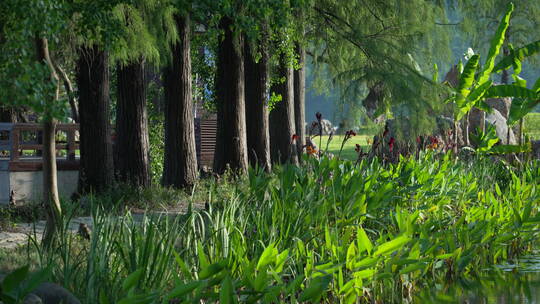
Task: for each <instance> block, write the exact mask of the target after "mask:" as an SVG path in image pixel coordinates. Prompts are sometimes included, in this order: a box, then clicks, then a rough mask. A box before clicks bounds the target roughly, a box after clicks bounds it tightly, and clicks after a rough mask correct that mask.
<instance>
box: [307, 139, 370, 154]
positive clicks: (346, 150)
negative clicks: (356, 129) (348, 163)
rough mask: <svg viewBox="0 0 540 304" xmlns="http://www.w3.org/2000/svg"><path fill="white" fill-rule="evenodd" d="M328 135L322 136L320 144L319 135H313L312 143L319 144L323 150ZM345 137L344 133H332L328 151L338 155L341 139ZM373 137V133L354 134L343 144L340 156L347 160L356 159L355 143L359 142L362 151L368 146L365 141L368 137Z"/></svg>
mask: <svg viewBox="0 0 540 304" xmlns="http://www.w3.org/2000/svg"><path fill="white" fill-rule="evenodd" d="M328 137H329V136H327V135H325V136H323V137H322V144H319V137H315V138H314V139H313V143H314V144H315V145H317V146H319V145H321V147H322V150H323V151H324V150H325V149H326V145H327V143H328ZM344 138H345V135H334V136H333V137H332V140H331V141H330V143H328V152H330V153H332V154H334V156H338V155H339V150H340V149H341V143H342V142H343V139H344ZM371 138H373V135H364V134H362V135H360V134H359V135H356V136H353V137H352V138H350V139H349V140H348V141H347V142H346V143H345V145H344V146H343V151H342V152H341V158H343V159H348V160H356V158H357V154H356V151H355V150H354V149H355V148H356V144H359V145H360V146H362V149H363V150H364V151H367V150H368V148H369V145H368V143H367V140H368V139H371Z"/></svg>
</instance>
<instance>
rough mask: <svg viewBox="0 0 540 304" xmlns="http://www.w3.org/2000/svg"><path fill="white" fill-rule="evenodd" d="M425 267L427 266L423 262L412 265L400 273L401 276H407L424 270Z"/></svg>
mask: <svg viewBox="0 0 540 304" xmlns="http://www.w3.org/2000/svg"><path fill="white" fill-rule="evenodd" d="M425 267H426V264H425V263H423V262H418V263H414V264H410V265H408V266H407V267H405V268H403V269H401V270H400V271H399V274H406V273H409V272H413V271H416V270H424V269H425Z"/></svg>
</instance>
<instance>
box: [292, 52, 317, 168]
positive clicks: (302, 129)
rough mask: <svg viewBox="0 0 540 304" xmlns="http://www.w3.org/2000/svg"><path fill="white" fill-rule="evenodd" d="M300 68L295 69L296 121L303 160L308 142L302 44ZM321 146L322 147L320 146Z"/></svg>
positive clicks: (297, 143) (299, 155) (304, 56)
mask: <svg viewBox="0 0 540 304" xmlns="http://www.w3.org/2000/svg"><path fill="white" fill-rule="evenodd" d="M296 53H297V54H298V64H299V65H300V68H299V69H298V70H295V71H294V121H295V127H296V135H298V140H297V141H296V145H297V150H298V160H299V161H301V160H302V150H303V147H304V145H305V144H306V68H305V64H306V50H305V49H304V47H302V46H301V45H299V44H298V45H297V46H296ZM319 148H321V147H319Z"/></svg>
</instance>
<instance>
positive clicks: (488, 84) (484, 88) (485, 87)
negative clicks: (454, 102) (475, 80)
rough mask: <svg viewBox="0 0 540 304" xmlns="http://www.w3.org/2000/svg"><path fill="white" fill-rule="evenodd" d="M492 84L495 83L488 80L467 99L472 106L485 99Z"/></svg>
mask: <svg viewBox="0 0 540 304" xmlns="http://www.w3.org/2000/svg"><path fill="white" fill-rule="evenodd" d="M492 84H493V82H492V81H491V80H488V81H486V82H485V83H483V84H482V85H480V86H477V87H475V88H474V89H473V90H472V91H471V93H470V94H469V96H468V97H467V99H468V101H469V102H470V103H472V104H475V103H477V102H478V101H479V100H481V99H482V97H484V95H485V94H486V92H487V91H488V89H489V88H490V87H491V85H492Z"/></svg>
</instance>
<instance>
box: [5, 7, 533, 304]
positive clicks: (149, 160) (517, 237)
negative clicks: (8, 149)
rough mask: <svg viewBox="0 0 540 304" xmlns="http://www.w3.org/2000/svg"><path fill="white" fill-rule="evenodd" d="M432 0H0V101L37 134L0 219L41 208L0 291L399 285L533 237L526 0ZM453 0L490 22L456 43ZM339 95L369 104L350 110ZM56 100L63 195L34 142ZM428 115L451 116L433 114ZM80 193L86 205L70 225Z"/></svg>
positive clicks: (93, 293) (458, 271) (439, 276)
mask: <svg viewBox="0 0 540 304" xmlns="http://www.w3.org/2000/svg"><path fill="white" fill-rule="evenodd" d="M450 2H451V1H420V0H414V1H406V2H403V1H398V0H395V1H385V2H384V3H382V2H381V1H375V0H373V1H371V0H370V1H336V0H323V1H311V0H296V1H282V0H249V1H240V0H219V1H215V0H213V1H210V0H209V1H206V0H204V1H189V0H182V1H172V0H135V1H124V0H115V1H109V0H103V1H102V0H96V1H90V2H86V1H57V0H54V1H52V0H39V1H36V4H35V5H34V3H32V4H30V2H28V1H24V0H7V1H2V2H0V51H1V52H0V74H1V75H4V76H5V77H1V78H0V99H1V100H2V105H1V107H0V114H1V116H2V117H4V116H9V119H8V121H10V122H16V121H21V120H22V121H25V120H26V118H27V117H28V116H29V113H30V114H32V115H34V116H37V120H35V121H36V122H39V123H41V124H43V138H42V142H43V147H44V148H43V150H44V151H43V157H42V159H43V178H44V191H43V192H44V193H43V200H42V202H39V203H38V205H36V206H44V208H33V207H32V206H30V207H28V206H27V207H26V208H27V209H23V210H22V213H20V214H17V213H13V212H12V210H13V209H6V210H7V211H4V209H3V208H2V209H0V215H2V220H0V225H2V226H4V227H6V226H7V227H8V228H9V226H10V225H11V224H12V223H11V222H10V221H5V220H4V219H6V218H7V217H11V218H15V219H17V218H20V219H30V220H35V219H38V218H42V217H43V215H44V216H45V217H46V219H47V228H46V230H45V236H44V237H43V239H41V236H40V235H39V234H37V233H34V236H33V237H32V238H31V239H30V242H29V244H28V245H27V246H25V247H24V248H17V249H15V250H4V249H0V258H1V260H0V269H1V270H5V271H6V272H7V271H9V274H8V275H7V276H6V277H5V278H3V280H2V282H1V283H0V301H2V302H3V303H19V302H21V301H22V300H23V299H24V297H25V296H27V295H28V293H29V292H31V291H32V289H34V288H35V287H36V286H38V285H39V284H40V283H41V282H43V281H52V282H56V283H59V284H61V285H62V286H64V287H65V288H66V289H68V290H70V291H71V292H73V293H74V294H75V296H76V297H77V298H79V299H80V300H81V301H82V302H83V303H100V304H106V303H179V302H180V303H199V302H201V301H203V302H219V303H236V302H247V303H256V302H264V303H279V302H282V303H316V302H325V303H335V302H343V303H357V302H366V303H381V302H410V301H415V299H416V298H415V297H416V295H417V294H419V293H420V292H421V291H422V290H424V289H426V288H429V287H430V286H432V285H433V284H434V283H436V284H442V285H444V284H450V283H451V282H453V281H456V280H458V279H460V278H475V277H477V276H480V275H482V272H483V270H485V269H487V268H489V267H491V266H493V265H496V264H499V263H504V262H508V261H512V260H514V259H517V258H518V257H519V256H521V255H522V254H526V253H530V252H532V251H533V250H534V248H535V244H536V242H537V239H538V231H539V230H538V226H539V225H540V215H539V211H540V209H539V203H540V192H539V188H538V186H539V183H538V182H539V180H540V165H539V162H538V160H535V159H534V158H535V156H534V154H533V153H531V152H532V151H533V142H532V140H531V139H534V138H535V136H536V135H535V134H537V133H536V132H537V131H535V130H538V127H539V124H538V123H537V118H538V117H537V116H538V115H536V114H533V113H532V112H533V111H534V109H535V108H536V107H537V106H538V104H539V102H540V79H535V78H534V77H538V76H537V75H534V73H530V70H527V71H526V72H527V73H525V72H524V73H522V71H523V70H526V69H527V67H528V65H534V64H535V61H534V60H535V57H534V56H535V55H537V54H538V53H539V51H540V41H538V40H537V38H538V37H535V36H533V35H532V34H534V31H524V30H523V28H527V26H529V25H530V24H529V21H528V20H531V21H530V22H532V23H534V22H536V19H534V18H530V19H527V18H524V17H523V15H524V14H525V15H527V13H532V15H533V16H538V14H534V13H533V12H534V11H535V10H537V9H540V4H538V2H537V1H532V0H531V1H523V3H521V6H520V5H516V6H514V4H512V3H511V2H509V1H502V2H504V3H502V2H500V3H502V4H501V5H499V4H500V3H499V2H497V1H488V0H485V1H479V2H478V3H479V5H480V6H479V7H470V6H469V5H468V4H467V3H465V1H463V3H462V1H457V2H455V3H454V5H452V6H451V7H449V5H448V4H449V3H450ZM495 4H497V5H495ZM455 10H459V11H460V12H461V13H460V14H461V17H462V21H461V22H458V23H462V24H461V25H463V26H464V27H466V28H468V29H470V28H474V29H475V30H476V31H477V32H480V29H483V28H484V27H485V26H488V25H489V27H493V26H494V25H495V27H494V28H492V29H491V30H490V33H491V35H490V36H489V41H488V42H484V41H482V42H480V40H481V39H480V38H483V39H485V37H486V35H482V37H476V36H474V37H472V38H471V39H472V40H470V41H468V42H470V43H471V45H473V47H476V46H477V45H480V44H481V45H482V48H480V47H478V49H476V48H475V49H474V50H473V49H471V50H470V51H468V52H467V54H466V56H465V58H464V59H463V61H461V60H460V61H459V62H455V60H454V61H450V60H449V59H448V58H449V57H450V53H451V50H450V45H449V41H450V40H451V39H452V37H451V36H452V33H453V32H452V31H454V30H455V28H454V26H457V25H459V24H453V21H452V20H450V19H453V17H452V16H451V14H450V12H454V11H455ZM484 14H486V16H484ZM513 16H515V19H512V18H513ZM484 17H485V18H484ZM487 17H489V18H487ZM485 19H489V20H487V21H486V22H485V23H484V21H485ZM493 20H495V21H493ZM513 20H516V21H515V22H514V21H513ZM533 28H535V27H533ZM482 33H484V32H483V31H482ZM531 33H532V34H531ZM463 37H465V36H463ZM467 39H468V38H467ZM31 42H34V43H31ZM510 42H512V43H515V44H516V45H515V46H514V45H512V43H510ZM484 45H485V46H484ZM440 46H443V47H440ZM461 51H464V50H461ZM501 53H502V56H500V55H501ZM459 57H460V58H461V56H459ZM308 60H309V61H310V64H312V66H313V75H314V77H315V83H314V84H313V85H312V86H313V87H316V88H319V89H321V90H324V89H327V90H328V89H329V88H330V89H332V90H334V91H335V92H338V93H339V94H338V95H339V96H340V98H341V100H342V102H341V109H342V111H343V112H344V114H343V122H342V123H340V124H339V125H340V126H341V127H340V129H338V130H329V132H326V131H325V132H326V133H325V134H327V133H329V135H325V134H323V119H324V113H322V114H321V113H319V112H317V114H316V115H315V117H314V118H312V117H308V118H306V117H305V116H304V112H305V89H306V84H305V72H306V71H305V69H306V64H307V61H308ZM435 63H437V64H435ZM443 65H444V66H445V68H446V67H448V68H449V67H452V66H454V65H455V67H454V68H453V69H452V70H453V71H454V73H455V79H456V81H455V83H453V81H449V80H445V81H443V82H442V83H441V80H439V75H438V73H439V72H438V69H439V66H440V67H441V69H442V67H443ZM452 70H451V71H452ZM66 71H67V72H66ZM530 74H532V75H533V76H530ZM499 75H500V76H501V80H502V81H501V82H502V84H499V83H497V82H496V81H495V78H497V77H499ZM70 78H73V79H75V89H74V88H73V86H70V85H69V83H70ZM61 79H62V80H61ZM510 81H513V82H512V83H510ZM62 83H66V85H64V86H62V85H61V84H62ZM493 98H510V99H509V101H508V104H507V106H508V110H507V112H508V113H506V117H505V120H504V121H502V122H501V123H502V124H503V125H504V126H506V127H507V128H506V132H507V134H504V135H500V134H497V133H496V131H497V130H496V127H498V125H496V124H492V125H489V124H488V123H486V121H487V118H486V117H487V115H489V114H492V113H494V109H493V106H491V105H490V104H489V100H490V99H493ZM201 108H204V109H205V112H206V113H205V114H208V115H214V114H215V117H216V118H217V127H216V128H217V136H216V142H215V152H214V159H213V162H212V166H213V168H211V171H212V172H208V171H207V170H200V171H199V169H202V168H200V167H201V166H200V164H198V162H199V161H200V159H198V158H197V153H196V141H195V128H194V113H196V112H197V111H200V110H201ZM345 109H348V110H345ZM345 112H346V113H345ZM359 112H362V119H366V118H369V119H373V120H376V121H378V123H369V124H367V125H366V126H364V128H361V127H358V126H357V125H355V123H354V121H356V120H358V117H356V118H354V117H351V115H357V114H358V113H359ZM475 112H477V113H480V121H481V122H480V123H479V127H478V128H477V129H473V128H470V127H469V124H470V123H469V122H470V119H469V116H471V115H472V114H473V113H475ZM21 117H22V119H21ZM68 118H71V119H73V120H74V121H78V122H79V124H80V154H79V155H80V172H79V181H78V183H79V186H78V191H77V193H76V195H75V196H74V197H73V201H72V200H68V199H66V200H62V199H61V198H60V197H59V195H58V191H57V177H56V171H57V170H56V160H55V158H56V153H55V144H54V138H55V126H56V124H57V123H58V122H59V121H65V120H67V119H68ZM199 118H200V117H199ZM439 118H440V119H442V120H443V121H449V124H450V127H449V128H447V129H444V130H442V132H443V133H442V134H435V132H436V131H437V130H436V129H437V128H438V126H437V124H438V119H439ZM200 119H202V118H200ZM306 119H307V120H310V119H314V120H312V122H308V123H309V124H310V125H308V127H311V129H312V130H314V132H313V133H310V134H306ZM493 125H495V126H493ZM512 128H514V129H516V130H517V133H518V136H516V137H517V140H516V142H514V143H511V142H510V140H509V139H510V134H511V129H512ZM524 135H529V136H524ZM443 137H445V138H444V141H443ZM503 138H504V139H507V140H506V141H504V140H502V139H503ZM503 142H504V143H505V144H504V145H503V144H502V143H503ZM22 152H23V153H24V151H22ZM175 207H177V208H180V207H182V210H181V212H174V213H158V212H156V211H161V209H170V208H172V209H174V208H175ZM9 208H11V207H9ZM35 209H37V210H43V211H44V212H43V213H40V212H41V211H38V212H37V213H36V212H35V211H36V210H35ZM133 209H142V210H143V211H148V213H143V214H139V213H138V212H132V211H133ZM19 210H21V209H19ZM25 210H26V211H25ZM176 211H180V210H176ZM81 214H85V215H90V216H91V217H92V218H93V227H92V230H91V231H90V232H87V233H85V234H81V235H76V234H73V233H71V232H70V231H69V229H68V224H69V221H70V219H71V218H73V217H75V216H78V215H81ZM21 264H26V266H24V265H21ZM416 300H417V299H416ZM417 301H418V300H417Z"/></svg>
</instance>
